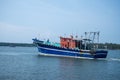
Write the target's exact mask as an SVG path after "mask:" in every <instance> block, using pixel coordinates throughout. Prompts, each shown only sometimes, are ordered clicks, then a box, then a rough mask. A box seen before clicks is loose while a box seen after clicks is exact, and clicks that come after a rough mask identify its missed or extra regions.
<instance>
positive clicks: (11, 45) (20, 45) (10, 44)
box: [0, 42, 36, 47]
mask: <svg viewBox="0 0 120 80" xmlns="http://www.w3.org/2000/svg"><path fill="white" fill-rule="evenodd" d="M0 46H10V47H16V46H18V47H34V46H36V45H35V44H33V43H7V42H0Z"/></svg>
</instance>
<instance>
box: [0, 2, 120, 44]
mask: <svg viewBox="0 0 120 80" xmlns="http://www.w3.org/2000/svg"><path fill="white" fill-rule="evenodd" d="M86 31H100V42H103V43H105V42H109V43H119V44H120V33H119V32H120V0H0V42H19V43H32V38H34V37H38V38H39V39H44V38H46V39H47V38H50V39H51V40H52V41H59V36H64V34H66V35H67V36H69V35H71V34H73V35H76V34H77V35H78V36H81V35H83V33H84V32H86Z"/></svg>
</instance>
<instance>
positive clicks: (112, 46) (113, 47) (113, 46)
mask: <svg viewBox="0 0 120 80" xmlns="http://www.w3.org/2000/svg"><path fill="white" fill-rule="evenodd" d="M98 45H99V48H100V49H104V48H105V47H104V46H107V49H110V50H117V49H118V50H120V44H114V43H99V44H98ZM0 46H9V47H36V45H35V44H33V43H9V42H0Z"/></svg>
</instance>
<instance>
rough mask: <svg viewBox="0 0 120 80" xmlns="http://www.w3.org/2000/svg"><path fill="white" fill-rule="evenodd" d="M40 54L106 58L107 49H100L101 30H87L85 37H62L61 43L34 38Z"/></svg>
mask: <svg viewBox="0 0 120 80" xmlns="http://www.w3.org/2000/svg"><path fill="white" fill-rule="evenodd" d="M33 42H34V43H35V44H36V45H37V48H38V51H39V52H41V53H39V54H40V55H47V56H61V57H73V58H89V59H94V58H106V57H107V53H108V51H107V50H105V49H104V50H103V49H99V46H98V45H97V43H96V42H99V32H85V38H83V37H81V38H80V39H79V38H78V36H76V37H75V38H74V37H73V36H72V35H71V37H60V43H56V42H50V41H49V40H47V41H41V40H38V39H36V38H35V39H33Z"/></svg>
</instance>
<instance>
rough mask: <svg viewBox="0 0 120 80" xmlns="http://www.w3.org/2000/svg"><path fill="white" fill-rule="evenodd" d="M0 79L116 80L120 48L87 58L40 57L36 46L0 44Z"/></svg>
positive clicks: (118, 78) (119, 61)
mask: <svg viewBox="0 0 120 80" xmlns="http://www.w3.org/2000/svg"><path fill="white" fill-rule="evenodd" d="M0 80H120V50H109V51H108V56H107V58H106V59H93V60H89V59H74V58H63V57H48V56H40V55H38V51H37V48H36V47H0Z"/></svg>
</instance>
